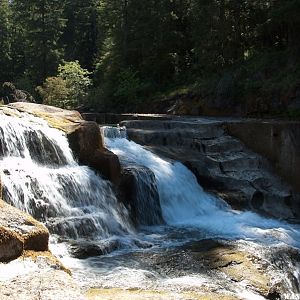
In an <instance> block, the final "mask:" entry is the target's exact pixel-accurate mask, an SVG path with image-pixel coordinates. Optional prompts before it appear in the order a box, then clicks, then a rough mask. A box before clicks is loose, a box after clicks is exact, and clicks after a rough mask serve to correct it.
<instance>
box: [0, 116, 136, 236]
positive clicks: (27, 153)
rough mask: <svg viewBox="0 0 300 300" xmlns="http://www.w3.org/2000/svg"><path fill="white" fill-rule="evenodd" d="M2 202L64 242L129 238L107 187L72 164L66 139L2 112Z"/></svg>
mask: <svg viewBox="0 0 300 300" xmlns="http://www.w3.org/2000/svg"><path fill="white" fill-rule="evenodd" d="M0 118H1V123H0V177H1V182H2V185H3V197H4V198H5V200H6V201H7V202H9V203H11V204H13V205H14V206H16V207H18V208H20V209H21V210H24V211H26V212H28V213H29V214H31V215H33V216H34V217H35V218H37V219H39V220H42V221H43V222H45V224H46V226H47V227H48V228H49V229H50V231H51V232H53V233H57V234H59V235H61V236H64V237H69V238H70V237H71V238H79V237H103V238H108V237H111V236H112V235H122V234H125V233H128V232H132V231H133V229H132V225H131V223H130V221H129V218H128V212H127V210H126V209H125V207H124V206H123V205H121V204H119V202H118V201H117V199H116V196H115V195H114V192H113V191H112V188H111V185H110V183H109V182H108V181H105V180H103V179H102V178H101V177H99V176H98V175H96V173H95V172H94V171H92V170H91V169H90V168H88V167H86V166H79V165H78V163H77V162H76V161H75V160H74V158H73V154H72V151H71V149H70V148H69V145H68V141H67V138H66V136H65V134H64V133H63V132H61V131H59V130H57V129H54V128H50V127H49V126H48V125H47V123H46V122H45V121H43V120H41V119H40V118H37V117H34V116H31V115H29V114H25V113H24V114H21V116H20V117H11V116H7V115H5V114H3V113H1V112H0Z"/></svg>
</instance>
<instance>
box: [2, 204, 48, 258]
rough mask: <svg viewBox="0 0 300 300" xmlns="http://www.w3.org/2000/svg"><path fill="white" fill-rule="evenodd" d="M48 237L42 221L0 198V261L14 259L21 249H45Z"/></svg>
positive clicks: (21, 251)
mask: <svg viewBox="0 0 300 300" xmlns="http://www.w3.org/2000/svg"><path fill="white" fill-rule="evenodd" d="M48 239H49V232H48V230H47V228H46V227H45V226H44V225H43V224H42V223H39V222H38V221H36V220H35V219H33V218H32V217H31V216H30V215H28V214H26V213H23V212H21V211H20V210H18V209H16V208H14V207H12V206H10V205H8V204H6V203H5V202H4V201H2V200H0V261H2V262H3V261H9V260H12V259H15V258H17V257H19V256H20V255H22V253H23V250H35V251H47V250H48Z"/></svg>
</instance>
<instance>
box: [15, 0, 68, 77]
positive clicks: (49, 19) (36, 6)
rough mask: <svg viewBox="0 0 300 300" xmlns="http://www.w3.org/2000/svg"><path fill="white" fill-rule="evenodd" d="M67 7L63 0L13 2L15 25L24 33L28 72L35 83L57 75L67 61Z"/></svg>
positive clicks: (18, 0)
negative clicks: (63, 34)
mask: <svg viewBox="0 0 300 300" xmlns="http://www.w3.org/2000/svg"><path fill="white" fill-rule="evenodd" d="M63 6H64V2H63V1H59V0H51V1H50V0H31V1H21V0H13V2H12V7H13V12H14V21H15V24H16V25H15V26H16V27H18V28H21V30H22V37H23V45H24V61H25V69H26V72H28V74H29V76H31V77H32V79H33V80H34V82H35V83H41V82H42V81H43V80H44V79H45V78H46V77H47V76H48V75H51V74H55V72H56V69H57V66H58V64H59V62H61V60H62V58H63V54H64V48H63V45H62V44H61V40H60V39H61V36H62V33H63V29H64V27H65V23H66V20H65V19H64V16H63Z"/></svg>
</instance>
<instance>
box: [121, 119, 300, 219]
mask: <svg viewBox="0 0 300 300" xmlns="http://www.w3.org/2000/svg"><path fill="white" fill-rule="evenodd" d="M122 125H125V126H126V127H127V133H128V136H129V138H130V139H132V140H134V141H136V142H137V143H140V144H142V145H146V146H149V147H150V148H151V149H152V150H153V151H156V152H157V153H159V154H162V155H165V156H166V157H170V158H173V159H176V160H179V161H181V162H182V163H184V164H185V165H186V166H187V167H188V168H189V169H190V170H191V171H192V172H193V173H194V174H195V175H196V177H197V179H198V181H199V183H200V184H201V185H202V186H203V187H204V188H206V189H208V190H212V191H214V192H217V193H218V194H219V195H220V196H221V197H222V198H224V199H225V200H226V201H227V202H228V203H229V204H231V205H232V206H233V207H234V208H237V209H253V210H255V211H259V212H262V213H266V214H268V215H271V216H275V217H279V218H285V219H294V218H295V217H296V218H298V217H299V216H300V196H299V193H297V192H296V191H295V190H293V189H292V188H291V186H289V185H287V184H285V183H284V182H282V180H281V179H280V178H279V177H278V176H276V175H274V170H273V168H272V166H271V165H270V164H269V162H268V161H267V160H266V159H264V158H263V157H262V156H260V155H258V154H257V153H254V152H252V151H251V150H249V149H248V148H247V147H246V146H245V145H244V143H242V142H241V141H240V140H238V139H237V138H234V137H233V136H231V135H229V134H228V133H227V132H228V130H227V122H224V121H216V120H211V119H194V120H193V119H182V120H180V119H174V120H173V121H124V122H122Z"/></svg>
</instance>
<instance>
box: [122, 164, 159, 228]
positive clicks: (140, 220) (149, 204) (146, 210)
mask: <svg viewBox="0 0 300 300" xmlns="http://www.w3.org/2000/svg"><path fill="white" fill-rule="evenodd" d="M119 196H120V199H121V200H122V201H123V203H124V204H125V206H126V207H127V208H128V210H129V211H130V214H131V218H132V220H133V221H134V223H135V224H136V225H158V224H162V223H163V217H162V212H161V207H160V202H159V194H158V190H157V185H156V179H155V176H154V173H153V172H152V171H151V170H150V169H148V168H146V167H143V166H138V165H128V166H124V167H123V169H122V177H121V180H120V184H119Z"/></svg>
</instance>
